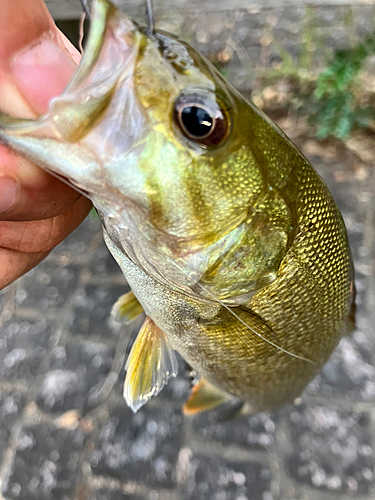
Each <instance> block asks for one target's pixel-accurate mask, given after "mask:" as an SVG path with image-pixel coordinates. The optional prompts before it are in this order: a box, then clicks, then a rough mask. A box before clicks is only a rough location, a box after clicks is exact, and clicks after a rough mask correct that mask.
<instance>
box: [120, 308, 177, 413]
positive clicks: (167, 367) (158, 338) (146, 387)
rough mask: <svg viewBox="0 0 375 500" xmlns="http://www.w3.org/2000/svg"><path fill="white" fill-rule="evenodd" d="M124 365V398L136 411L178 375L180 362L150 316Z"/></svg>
mask: <svg viewBox="0 0 375 500" xmlns="http://www.w3.org/2000/svg"><path fill="white" fill-rule="evenodd" d="M125 368H126V370H127V373H126V378H125V385H124V398H125V401H126V403H127V404H128V406H129V407H130V408H131V409H132V410H133V411H134V413H135V412H136V411H138V410H139V408H140V407H141V406H143V405H144V404H145V403H146V402H147V401H148V400H149V399H150V398H151V397H152V396H156V395H157V394H159V392H160V391H161V390H162V389H163V387H164V386H165V384H166V383H167V382H168V380H169V378H171V377H175V376H176V375H177V371H178V362H177V358H176V355H175V353H174V351H173V349H172V346H171V344H170V342H169V340H168V338H167V336H166V335H165V333H164V332H163V331H162V330H160V328H158V327H157V326H156V325H155V323H154V322H153V321H152V319H150V318H148V317H147V318H146V320H145V322H144V323H143V325H142V327H141V329H140V331H139V333H138V336H137V338H136V339H135V342H134V344H133V347H132V349H131V351H130V354H129V357H128V360H127V362H126V366H125Z"/></svg>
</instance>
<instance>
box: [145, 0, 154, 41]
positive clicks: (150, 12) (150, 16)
mask: <svg viewBox="0 0 375 500" xmlns="http://www.w3.org/2000/svg"><path fill="white" fill-rule="evenodd" d="M146 17H147V26H148V33H149V35H153V34H154V33H155V19H154V6H153V3H152V0H146Z"/></svg>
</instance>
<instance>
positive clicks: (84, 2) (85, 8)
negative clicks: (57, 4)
mask: <svg viewBox="0 0 375 500" xmlns="http://www.w3.org/2000/svg"><path fill="white" fill-rule="evenodd" d="M80 2H81V6H82V9H83V12H84V13H85V16H86V17H87V19H90V18H91V9H90V7H89V2H88V0H80Z"/></svg>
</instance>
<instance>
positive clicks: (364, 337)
mask: <svg viewBox="0 0 375 500" xmlns="http://www.w3.org/2000/svg"><path fill="white" fill-rule="evenodd" d="M154 1H155V14H156V21H157V26H158V27H159V28H161V29H165V30H167V31H171V32H173V33H175V34H176V35H178V36H180V37H181V38H183V39H184V40H186V41H188V42H190V43H191V44H192V45H193V46H194V47H196V48H197V49H198V50H200V51H201V52H202V53H203V54H204V55H206V56H207V57H209V58H210V59H211V60H212V61H213V63H214V64H215V65H216V66H217V68H218V69H219V70H220V71H221V72H222V74H223V75H224V76H225V77H226V78H227V79H228V80H229V81H231V82H232V83H233V84H234V85H235V86H236V87H237V88H238V89H240V90H241V92H243V93H244V94H245V95H246V96H248V97H251V98H252V99H253V100H254V102H255V103H256V104H257V105H258V106H259V107H261V108H262V109H263V110H265V111H266V112H267V113H268V114H269V115H270V116H271V117H272V118H273V119H274V120H275V121H276V122H277V123H278V124H279V125H280V126H281V128H282V129H283V130H285V131H286V133H287V134H288V135H289V136H290V137H291V138H292V139H293V140H294V141H295V142H296V144H297V145H298V146H299V148H300V149H301V150H302V151H303V152H304V154H305V155H306V156H307V157H308V158H309V159H310V160H311V162H312V163H313V165H314V166H315V167H316V168H317V170H318V171H319V173H320V174H321V175H322V176H323V178H324V179H325V181H326V182H327V184H328V186H329V188H330V189H331V191H332V193H333V195H334V197H335V199H336V202H337V203H338V205H339V208H340V209H341V211H342V214H343V216H344V219H345V222H346V225H347V229H348V233H349V239H350V243H351V247H352V251H353V255H354V260H355V268H356V286H357V291H358V295H357V310H358V313H357V330H356V332H355V333H353V334H352V335H351V336H349V337H345V338H343V339H342V341H341V343H340V345H339V346H338V348H337V349H336V351H335V352H334V354H333V355H332V357H331V359H330V360H329V362H328V363H327V364H326V366H325V367H324V369H323V371H322V373H321V374H320V375H319V376H318V377H317V378H316V379H315V380H314V381H313V382H312V383H311V384H310V385H309V386H308V388H307V389H306V390H305V391H304V393H303V395H302V396H301V397H300V398H298V399H297V400H296V401H295V402H294V404H293V405H289V406H287V407H284V408H282V409H280V410H278V411H275V412H272V413H262V414H258V415H254V416H246V417H239V418H237V419H236V420H231V421H227V422H220V421H219V420H218V415H217V414H216V413H215V412H208V413H205V414H202V415H201V416H199V417H194V418H186V417H184V416H182V414H181V407H182V404H183V402H184V401H185V400H186V398H187V397H188V394H189V391H190V380H189V377H188V373H187V370H186V367H185V365H184V362H183V361H182V360H181V363H180V373H179V376H178V378H176V379H175V380H173V381H172V382H171V383H169V385H168V386H167V388H166V389H165V390H164V391H163V392H162V393H161V394H160V395H159V396H158V397H157V398H155V399H153V400H152V401H151V402H150V403H149V404H147V405H146V406H145V407H143V408H142V409H141V410H140V411H139V412H138V413H137V414H136V415H133V414H132V412H131V411H130V410H129V409H128V408H127V407H126V405H125V402H124V401H123V399H122V385H123V380H124V360H125V357H126V349H127V336H126V335H123V331H122V330H121V327H120V325H118V324H117V323H116V322H115V321H114V320H113V319H111V317H110V309H111V306H112V304H113V303H114V302H115V301H116V299H117V298H118V296H119V295H121V294H122V293H124V292H125V291H126V290H127V285H126V283H125V281H124V278H123V276H122V274H121V273H120V272H119V269H118V268H117V265H116V264H115V262H114V261H113V259H112V257H111V256H110V254H109V253H108V251H107V249H106V247H105V245H104V243H103V240H102V236H101V230H100V224H99V220H98V218H97V217H96V216H95V215H94V214H90V216H89V217H88V218H87V219H86V221H85V222H84V223H83V224H82V225H81V227H79V228H78V229H77V230H76V231H75V233H73V234H72V235H71V236H70V237H69V238H68V239H67V240H66V241H64V242H63V243H62V244H60V245H59V246H58V247H57V248H56V249H55V250H54V251H53V252H52V253H51V255H50V256H49V257H48V258H47V259H46V260H45V261H44V262H43V263H42V264H40V265H39V266H38V267H37V268H36V269H34V270H32V271H31V272H29V273H28V274H27V275H26V276H25V277H23V278H22V279H20V280H19V281H18V282H17V283H15V284H14V285H12V286H10V287H8V288H7V289H6V290H4V291H3V292H0V327H1V331H0V491H1V493H0V500H10V499H20V500H34V499H35V500H50V499H52V500H146V499H147V500H179V499H181V500H279V499H283V500H284V499H285V500H309V499H310V500H327V499H340V500H349V499H353V498H355V499H363V500H365V499H366V500H370V499H371V500H373V499H374V498H375V478H374V474H375V469H374V464H375V448H374V446H375V442H374V440H375V367H374V361H375V277H374V276H375V112H374V109H375V108H374V104H375V2H374V1H372V0H362V1H361V0H356V1H351V2H345V1H341V0H310V1H309V2H305V1H304V0H299V1H293V0H273V1H270V0H263V1H261V0H232V1H231V2H228V0H215V1H211V0H205V1H202V0H200V1H198V0H190V1H186V0H176V1H174V2H172V0H154ZM46 3H47V6H48V8H49V9H50V11H51V13H52V15H53V16H54V18H55V19H56V21H57V24H58V25H59V27H60V28H61V29H62V31H64V32H65V33H66V34H67V35H68V36H69V38H71V40H72V41H73V42H74V43H77V40H78V25H79V21H78V19H79V17H80V14H81V8H80V4H79V2H78V1H75V0H48V1H47V2H46ZM119 3H120V6H121V9H122V10H123V11H124V12H126V13H127V14H129V15H131V16H132V17H134V18H136V19H137V20H138V21H139V22H141V23H142V24H144V5H143V3H142V2H141V1H139V2H138V1H135V0H129V1H121V2H119Z"/></svg>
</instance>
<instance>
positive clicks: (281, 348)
mask: <svg viewBox="0 0 375 500" xmlns="http://www.w3.org/2000/svg"><path fill="white" fill-rule="evenodd" d="M170 262H172V263H173V264H174V265H175V266H176V267H177V268H178V269H179V270H180V271H181V272H182V273H183V274H185V276H187V277H188V274H187V272H186V271H185V269H183V268H182V267H180V266H179V265H178V264H177V262H174V261H173V260H172V259H170ZM197 285H198V286H199V287H200V288H201V289H202V290H203V291H204V292H206V293H208V295H211V297H212V298H213V299H214V300H215V301H216V302H217V303H218V304H220V305H221V306H222V307H224V308H225V309H226V310H227V311H229V312H230V314H232V316H234V317H235V318H236V319H237V320H238V321H239V322H240V323H242V324H243V325H244V326H245V327H246V328H248V329H249V330H250V331H251V332H252V333H254V334H255V335H256V336H257V337H259V338H261V339H262V340H264V342H267V344H270V345H272V346H273V347H275V348H276V349H279V351H282V352H284V353H285V354H288V355H289V356H292V357H293V358H297V359H300V360H301V361H306V362H307V363H310V364H312V365H315V363H314V361H312V360H311V359H308V358H305V357H304V356H299V355H298V354H294V353H293V352H290V351H288V350H286V349H284V348H283V347H281V346H279V345H277V344H275V343H274V342H272V341H271V340H268V339H266V338H265V337H263V335H262V334H261V333H259V332H257V331H255V330H254V329H253V328H251V326H249V325H248V324H247V323H246V321H244V320H243V319H242V318H241V317H240V316H239V315H238V314H237V313H235V312H234V311H233V309H231V308H230V307H229V306H227V305H226V304H225V303H224V302H222V301H221V300H220V299H218V298H217V297H216V296H215V294H213V293H212V292H210V290H208V289H207V288H206V287H204V286H203V285H202V284H201V283H197Z"/></svg>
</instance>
